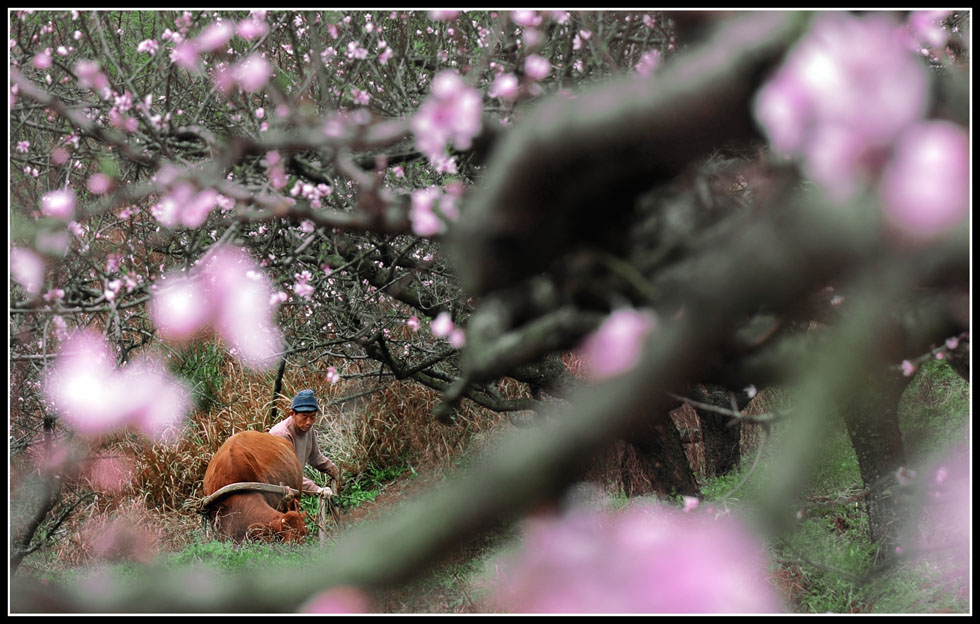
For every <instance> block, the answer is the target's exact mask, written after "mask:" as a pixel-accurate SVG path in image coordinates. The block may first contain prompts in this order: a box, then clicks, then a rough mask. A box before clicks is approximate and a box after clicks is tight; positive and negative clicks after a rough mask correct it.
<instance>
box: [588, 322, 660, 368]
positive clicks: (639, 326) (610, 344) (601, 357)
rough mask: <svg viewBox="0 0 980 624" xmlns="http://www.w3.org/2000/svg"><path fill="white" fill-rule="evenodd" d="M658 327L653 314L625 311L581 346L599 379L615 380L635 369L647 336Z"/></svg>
mask: <svg viewBox="0 0 980 624" xmlns="http://www.w3.org/2000/svg"><path fill="white" fill-rule="evenodd" d="M656 325H657V317H656V316H655V315H654V314H653V312H650V311H646V310H633V309H631V308H623V309H619V310H616V311H615V312H613V313H612V314H610V315H609V316H608V317H607V318H606V320H605V321H604V322H603V323H602V325H601V326H600V327H599V329H598V330H596V331H595V332H594V333H593V334H592V335H591V336H589V337H588V338H587V339H586V340H585V342H584V344H583V345H582V351H583V355H584V357H585V360H586V361H587V362H588V364H589V366H590V369H591V370H592V374H593V376H594V377H595V378H596V379H607V378H610V377H614V376H616V375H619V374H621V373H624V372H626V371H628V370H629V369H631V368H633V366H634V365H635V364H636V362H637V361H638V360H639V358H640V352H641V351H642V348H643V341H644V338H645V337H646V335H647V333H649V332H650V331H651V330H652V329H654V328H655V327H656Z"/></svg>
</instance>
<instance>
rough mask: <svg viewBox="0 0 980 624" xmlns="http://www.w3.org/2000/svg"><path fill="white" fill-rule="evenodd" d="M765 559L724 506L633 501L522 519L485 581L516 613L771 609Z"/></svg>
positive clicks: (775, 603)
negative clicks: (705, 509)
mask: <svg viewBox="0 0 980 624" xmlns="http://www.w3.org/2000/svg"><path fill="white" fill-rule="evenodd" d="M688 507H689V508H690V509H693V507H694V505H688ZM766 563H767V562H766V557H765V553H764V549H763V547H762V544H761V542H759V541H758V539H757V538H755V537H754V536H753V535H752V533H751V532H750V531H749V530H748V529H747V528H746V527H745V526H744V525H742V524H741V523H740V522H739V521H737V520H735V519H734V518H732V517H730V516H722V517H719V518H715V517H713V516H711V515H707V514H700V513H693V512H689V513H685V512H683V511H679V510H676V509H672V508H668V507H664V506H660V505H649V504H648V505H640V504H634V505H631V506H629V507H627V508H625V509H623V510H620V511H617V512H613V513H607V512H602V511H591V510H573V511H571V512H568V513H566V514H565V515H564V516H560V517H545V518H540V517H539V518H534V519H531V520H528V521H526V525H525V531H524V539H523V543H522V545H521V547H520V549H519V550H518V551H517V552H515V553H512V554H510V555H507V556H505V557H504V558H503V559H502V560H501V561H500V562H499V563H498V564H497V565H496V567H495V577H496V578H495V579H494V580H493V581H492V583H491V585H492V587H491V589H492V592H493V601H494V603H495V605H496V606H497V608H499V609H505V610H507V611H509V612H517V613H774V612H780V611H782V610H783V607H782V605H781V604H780V602H779V600H778V598H777V593H776V592H775V591H774V588H773V587H772V586H771V585H770V583H769V580H768V573H767V567H766Z"/></svg>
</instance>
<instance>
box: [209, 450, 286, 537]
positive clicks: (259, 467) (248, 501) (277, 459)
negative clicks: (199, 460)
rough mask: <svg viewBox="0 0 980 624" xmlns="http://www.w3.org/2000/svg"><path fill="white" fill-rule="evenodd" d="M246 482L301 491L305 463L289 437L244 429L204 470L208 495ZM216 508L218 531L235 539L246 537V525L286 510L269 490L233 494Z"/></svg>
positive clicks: (215, 517)
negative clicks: (269, 484)
mask: <svg viewBox="0 0 980 624" xmlns="http://www.w3.org/2000/svg"><path fill="white" fill-rule="evenodd" d="M245 481H256V482H260V483H271V484H273V485H280V484H282V485H288V486H289V487H291V488H293V489H295V490H299V489H301V488H302V485H303V466H302V464H300V463H299V460H298V459H297V458H296V452H295V451H294V450H293V446H292V444H290V443H289V442H288V441H287V440H285V439H283V438H280V437H277V436H274V435H272V434H270V433H263V432H260V431H242V432H240V433H236V434H235V435H233V436H231V437H230V438H228V439H227V440H225V443H224V444H222V445H221V447H220V448H219V449H218V451H217V452H216V453H215V454H214V457H212V458H211V463H209V464H208V468H207V471H206V472H205V473H204V494H205V495H210V494H213V493H214V492H216V491H217V490H219V489H221V488H223V487H224V486H226V485H230V484H232V483H241V482H245ZM263 501H264V503H266V504H262V503H263ZM212 510H213V511H212V513H211V514H209V515H210V517H211V518H212V520H214V521H215V528H216V529H217V530H218V533H219V534H221V535H222V536H224V537H230V538H232V539H234V540H235V541H241V540H242V539H243V537H244V531H245V528H247V527H248V526H249V525H250V524H252V523H253V522H268V520H269V518H270V517H272V514H275V515H279V514H280V513H281V512H283V511H286V509H284V508H283V507H282V497H281V496H279V495H277V494H273V493H265V492H263V493H259V492H251V493H240V494H231V495H229V496H226V497H224V498H222V499H219V500H218V501H216V502H215V503H214V505H213V507H212Z"/></svg>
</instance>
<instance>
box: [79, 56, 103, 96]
mask: <svg viewBox="0 0 980 624" xmlns="http://www.w3.org/2000/svg"><path fill="white" fill-rule="evenodd" d="M75 75H76V76H78V86H80V87H82V88H83V89H87V88H88V89H92V90H93V91H102V90H103V89H106V88H107V87H108V86H109V79H108V78H106V76H105V74H103V73H102V72H101V71H99V62H98V61H89V60H86V59H82V60H80V61H78V63H76V64H75Z"/></svg>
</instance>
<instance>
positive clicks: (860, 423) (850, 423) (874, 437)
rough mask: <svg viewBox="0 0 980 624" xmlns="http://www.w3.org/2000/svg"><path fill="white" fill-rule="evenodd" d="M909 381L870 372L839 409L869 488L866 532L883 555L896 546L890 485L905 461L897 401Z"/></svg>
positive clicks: (897, 515)
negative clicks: (867, 377) (851, 396)
mask: <svg viewBox="0 0 980 624" xmlns="http://www.w3.org/2000/svg"><path fill="white" fill-rule="evenodd" d="M908 382H909V378H907V377H904V376H902V375H896V374H894V373H886V374H881V375H878V376H877V377H872V378H870V379H868V382H867V384H865V385H864V387H863V389H862V390H861V391H860V392H858V393H857V395H856V396H854V397H853V398H851V399H850V400H848V401H846V403H845V404H844V407H843V410H842V412H843V416H844V424H845V426H846V427H847V433H848V436H849V437H850V439H851V445H852V446H853V447H854V452H855V454H856V455H857V460H858V466H859V467H860V470H861V479H862V480H863V481H864V487H865V489H867V490H868V498H867V506H868V507H867V508H868V521H869V522H868V528H869V533H870V537H871V540H872V541H873V542H874V543H875V544H878V545H879V546H880V547H881V548H882V550H883V552H884V553H885V555H886V556H887V555H890V554H891V553H893V552H894V551H895V547H896V546H897V545H898V534H899V530H900V528H901V527H900V521H901V517H902V516H901V508H900V500H899V499H898V497H897V496H896V495H895V488H894V486H895V484H896V474H897V472H898V469H899V468H901V467H902V466H903V465H904V464H905V451H904V447H903V446H902V433H901V430H900V428H899V423H898V402H899V400H900V399H901V398H902V392H904V390H905V388H906V386H908Z"/></svg>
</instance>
